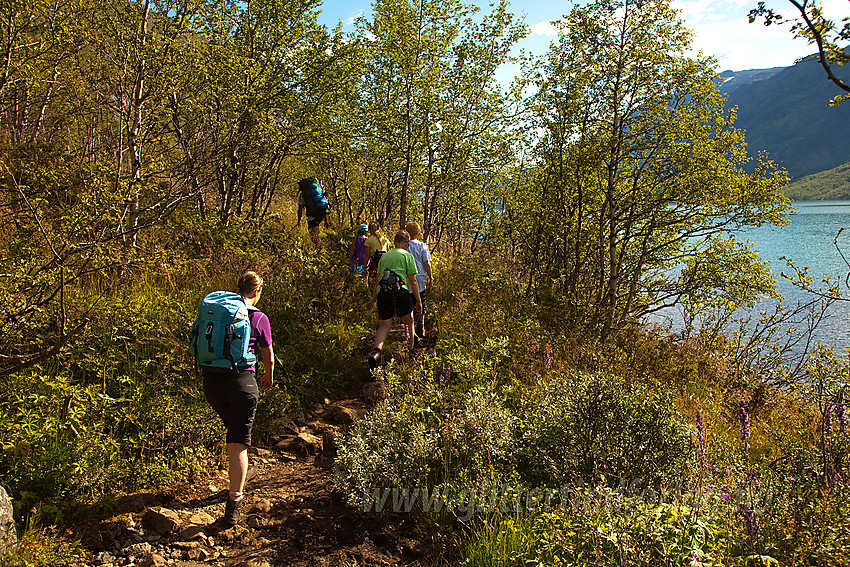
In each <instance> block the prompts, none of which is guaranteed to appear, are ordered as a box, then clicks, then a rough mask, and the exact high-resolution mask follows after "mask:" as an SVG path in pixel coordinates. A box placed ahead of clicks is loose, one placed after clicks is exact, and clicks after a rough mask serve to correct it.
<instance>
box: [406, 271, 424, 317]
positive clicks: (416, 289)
mask: <svg viewBox="0 0 850 567" xmlns="http://www.w3.org/2000/svg"><path fill="white" fill-rule="evenodd" d="M407 282H408V283H409V284H410V289H412V290H413V297H415V298H416V312H417V313H421V312H422V298H421V297H420V296H419V282H418V281H416V274H408V275H407Z"/></svg>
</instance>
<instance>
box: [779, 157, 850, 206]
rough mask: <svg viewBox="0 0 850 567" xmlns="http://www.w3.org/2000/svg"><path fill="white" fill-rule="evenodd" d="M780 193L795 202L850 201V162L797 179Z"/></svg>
mask: <svg viewBox="0 0 850 567" xmlns="http://www.w3.org/2000/svg"><path fill="white" fill-rule="evenodd" d="M782 192H783V193H784V194H785V196H786V197H790V198H791V199H794V200H795V201H827V200H829V201H833V200H850V161H848V162H847V163H844V164H841V165H839V166H838V167H834V168H832V169H829V170H827V171H821V172H820V173H815V174H813V175H807V176H806V177H803V178H802V179H798V180H797V181H794V182H793V183H791V184H789V185H788V186H787V187H786V188H785V189H784V190H783V191H782Z"/></svg>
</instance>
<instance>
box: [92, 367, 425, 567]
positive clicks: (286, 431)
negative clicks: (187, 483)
mask: <svg viewBox="0 0 850 567" xmlns="http://www.w3.org/2000/svg"><path fill="white" fill-rule="evenodd" d="M382 387H383V383H381V382H368V383H366V385H365V386H364V389H363V392H362V394H361V397H362V398H363V399H345V400H339V401H335V402H331V401H330V400H325V402H326V403H324V404H320V405H319V406H317V407H316V408H314V410H313V411H312V412H309V414H305V413H303V412H299V413H298V414H296V415H295V416H292V417H291V418H287V419H284V420H282V422H281V424H282V425H281V433H280V434H279V435H278V436H277V437H276V438H274V439H273V440H272V441H273V443H271V444H270V446H266V447H256V448H253V447H252V448H251V449H250V460H251V464H253V465H254V466H256V468H257V474H256V477H255V478H254V479H253V480H251V481H250V482H249V483H248V485H247V487H246V501H245V504H243V507H242V520H241V522H240V523H239V524H238V525H236V526H234V527H232V528H227V529H223V528H222V527H220V526H218V525H217V524H216V520H217V519H218V518H220V517H221V516H222V514H223V513H224V502H225V498H226V495H227V490H226V488H227V473H226V471H221V472H220V473H219V475H218V477H214V478H212V479H211V480H210V482H209V485H208V486H204V487H202V488H201V489H198V487H195V490H194V491H195V493H194V494H176V495H174V497H173V498H172V499H171V500H170V501H167V502H163V501H160V500H167V499H165V498H162V499H158V498H156V497H155V496H153V495H135V496H131V497H126V498H124V499H122V500H120V501H119V502H118V510H119V511H120V512H122V513H120V514H119V515H118V516H115V517H113V518H110V519H109V520H108V521H103V522H101V523H100V525H99V529H100V532H101V537H102V539H103V540H104V542H105V543H106V545H105V547H106V550H105V551H100V552H98V553H96V554H94V556H93V558H92V560H91V561H92V562H91V564H93V565H98V566H104V567H108V566H114V567H118V566H128V567H129V566H139V567H152V566H175V567H195V566H201V565H204V566H208V565H219V566H244V567H271V566H276V565H282V566H292V567H307V566H322V567H325V566H327V567H331V566H340V567H342V566H346V567H350V566H355V565H356V566H379V565H380V566H393V565H399V566H400V565H405V566H423V567H424V566H426V565H430V564H431V561H430V559H429V558H430V555H431V553H430V550H429V549H428V547H427V544H426V542H423V541H421V538H417V537H416V534H415V532H414V526H413V525H410V526H408V525H406V523H405V520H404V519H403V518H402V519H399V518H398V517H382V516H374V515H367V514H364V513H362V512H361V511H359V510H358V509H356V508H354V507H352V506H350V505H348V504H346V503H345V502H344V500H343V496H342V494H341V493H340V492H338V491H336V490H335V489H334V486H333V483H332V479H331V468H332V465H333V460H334V458H335V455H336V439H337V438H338V437H339V435H340V434H341V433H342V432H344V431H345V429H346V428H347V427H349V426H350V425H351V424H352V423H354V422H355V421H356V420H358V419H360V418H362V417H363V415H364V414H365V413H366V411H367V409H368V406H369V405H371V404H372V403H374V402H375V401H377V400H378V399H380V398H381V397H382V396H383V391H382ZM364 400H367V401H364Z"/></svg>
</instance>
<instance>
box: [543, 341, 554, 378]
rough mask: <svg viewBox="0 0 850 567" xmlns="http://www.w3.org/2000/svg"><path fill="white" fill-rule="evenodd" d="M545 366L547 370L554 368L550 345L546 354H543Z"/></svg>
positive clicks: (547, 346)
mask: <svg viewBox="0 0 850 567" xmlns="http://www.w3.org/2000/svg"><path fill="white" fill-rule="evenodd" d="M543 366H544V368H545V369H546V372H549V369H550V368H552V354H551V351H550V349H549V345H546V354H545V355H544V356H543Z"/></svg>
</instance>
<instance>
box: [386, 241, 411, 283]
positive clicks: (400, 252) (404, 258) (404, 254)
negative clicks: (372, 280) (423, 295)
mask: <svg viewBox="0 0 850 567" xmlns="http://www.w3.org/2000/svg"><path fill="white" fill-rule="evenodd" d="M384 270H392V271H393V272H395V273H396V275H398V277H400V278H401V279H402V280H404V286H405V287H409V286H410V284H409V283H408V282H407V276H409V275H416V260H414V259H413V254H411V253H410V252H408V251H407V250H404V249H403V248H391V249H390V250H388V251H387V253H386V254H384V255H383V256H381V260H380V261H379V262H378V277H383V275H384Z"/></svg>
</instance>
